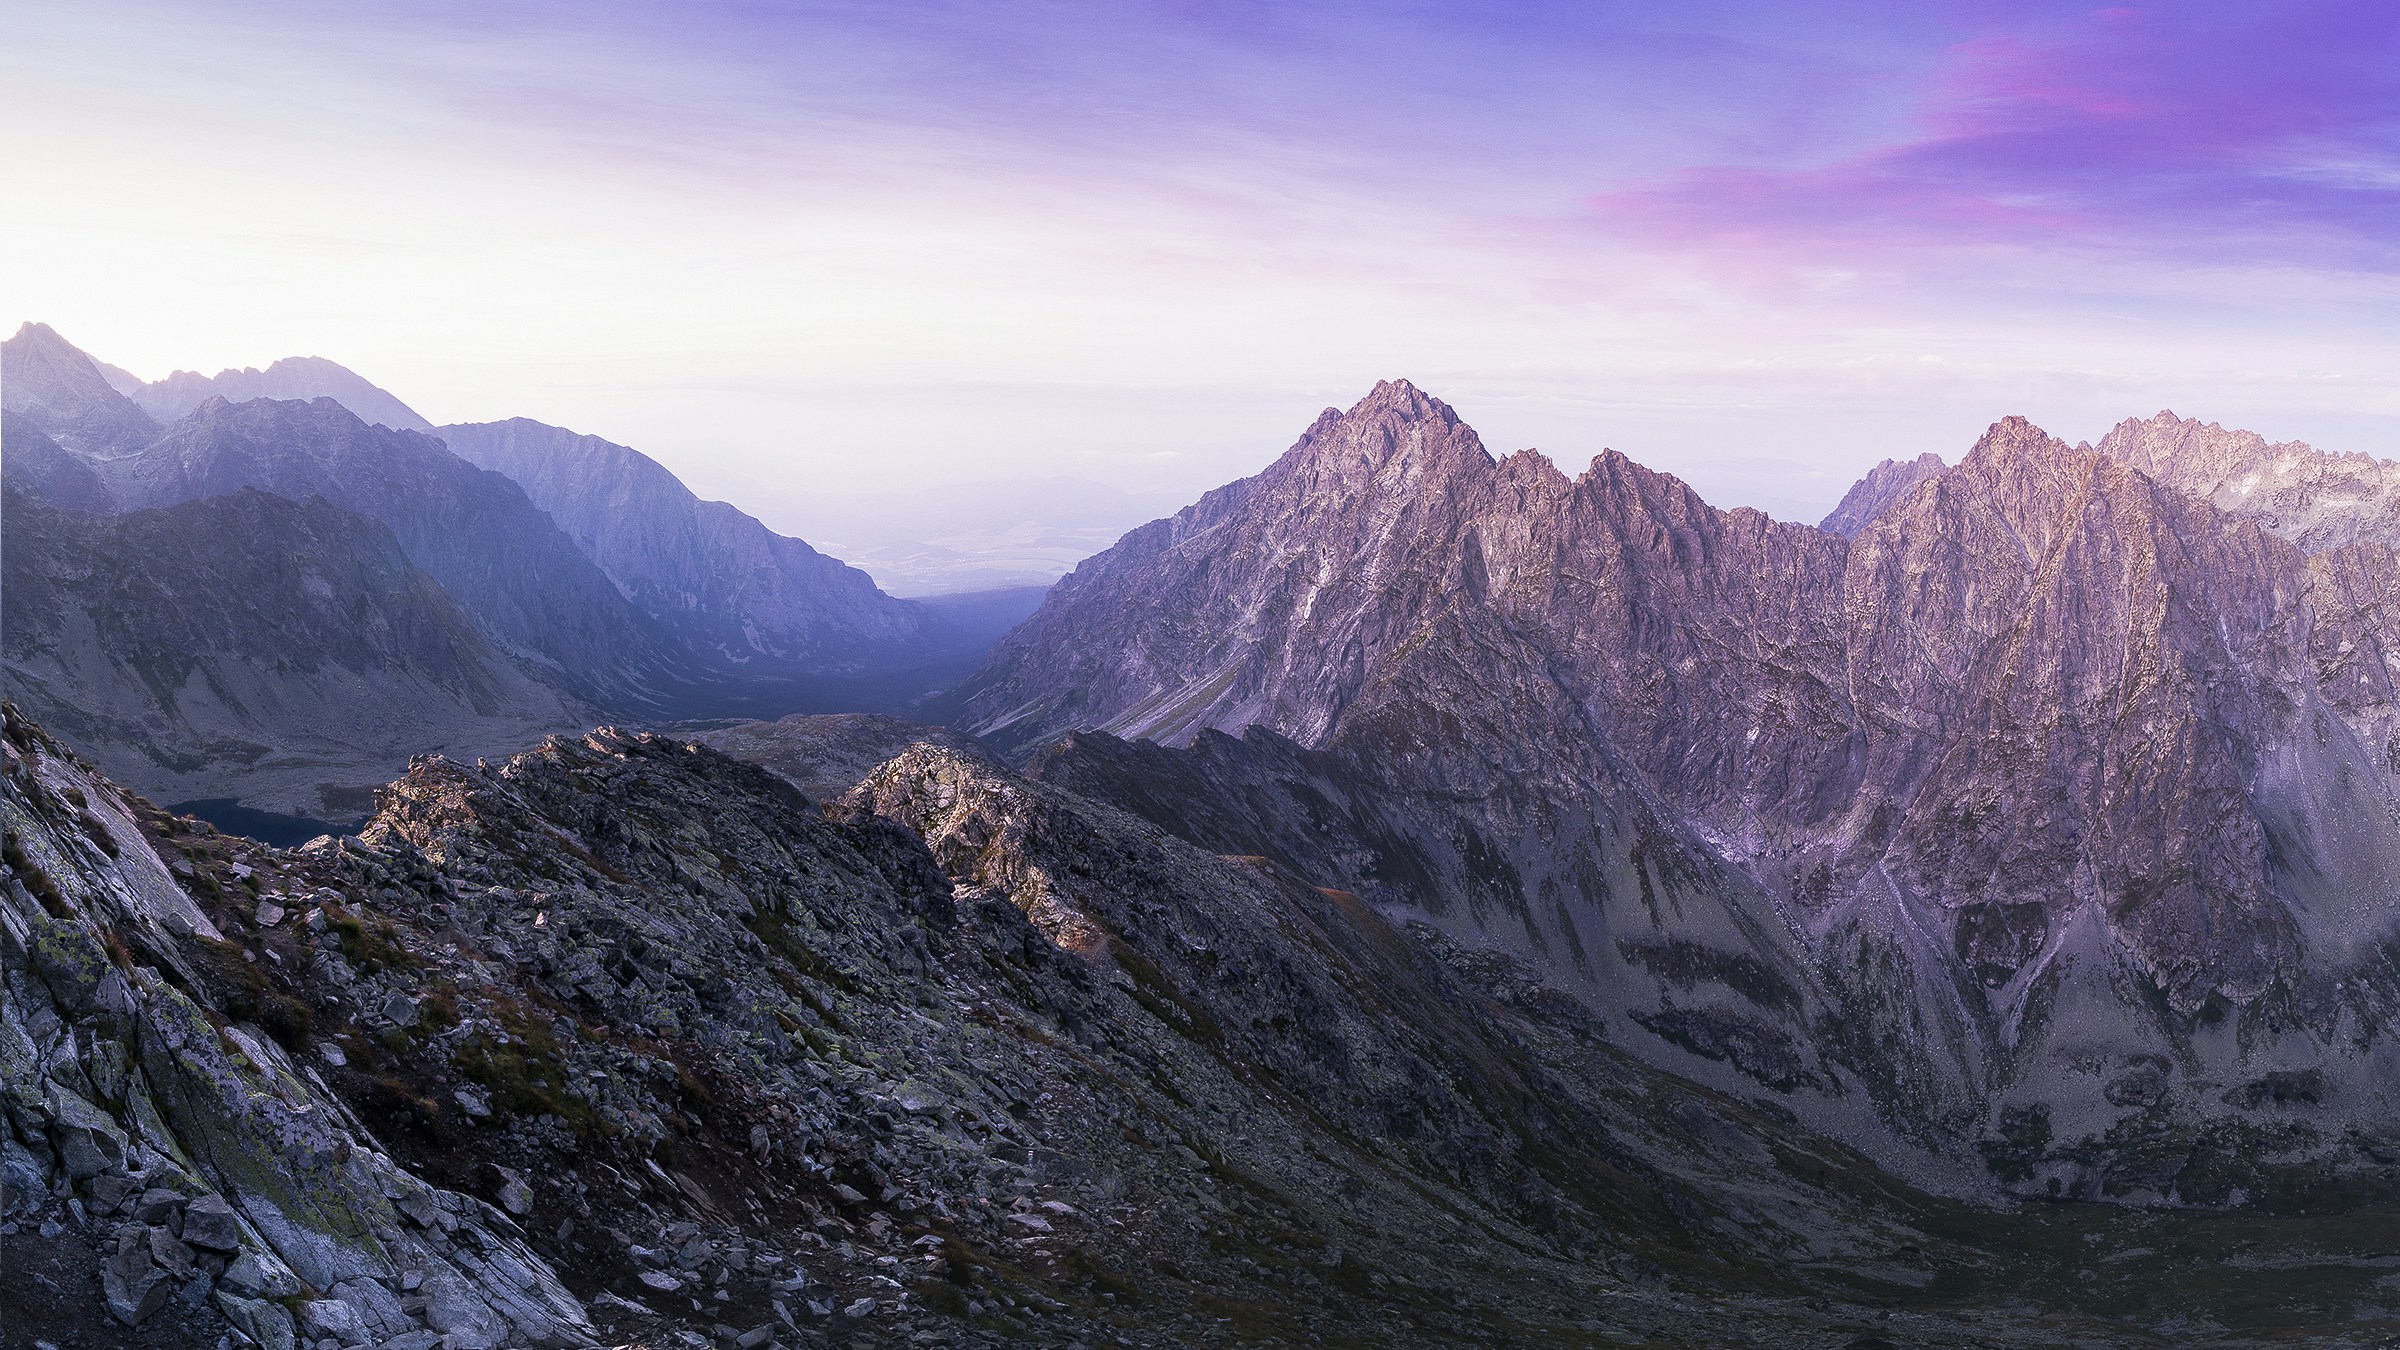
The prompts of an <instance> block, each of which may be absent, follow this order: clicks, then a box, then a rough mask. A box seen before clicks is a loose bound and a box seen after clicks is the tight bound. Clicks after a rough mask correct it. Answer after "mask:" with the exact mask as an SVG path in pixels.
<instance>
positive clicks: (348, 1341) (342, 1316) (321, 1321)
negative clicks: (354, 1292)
mask: <svg viewBox="0 0 2400 1350" xmlns="http://www.w3.org/2000/svg"><path fill="white" fill-rule="evenodd" d="M300 1327H301V1329H302V1330H303V1331H305V1332H307V1333H308V1334H309V1335H311V1336H314V1337H318V1338H324V1337H332V1338H333V1339H335V1340H337V1341H340V1342H341V1343H342V1344H344V1345H365V1344H367V1343H368V1342H369V1341H370V1340H372V1339H373V1338H372V1337H371V1336H369V1335H368V1334H367V1321H366V1319H365V1318H363V1317H361V1316H359V1313H358V1309H356V1308H354V1307H352V1306H351V1305H350V1304H349V1303H347V1302H345V1301H343V1300H341V1299H338V1298H320V1299H311V1300H309V1301H308V1302H306V1303H303V1304H301V1305H300Z"/></svg>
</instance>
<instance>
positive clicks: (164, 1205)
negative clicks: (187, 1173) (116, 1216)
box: [133, 1186, 184, 1229]
mask: <svg viewBox="0 0 2400 1350" xmlns="http://www.w3.org/2000/svg"><path fill="white" fill-rule="evenodd" d="M183 1208H184V1199H183V1195H182V1193H181V1192H179V1191H170V1190H167V1189H165V1188H163V1187H156V1186H154V1187H152V1188H150V1189H149V1190H146V1191H144V1192H142V1195H141V1198H140V1199H138V1200H136V1201H134V1202H133V1220H134V1222H136V1223H148V1224H157V1225H160V1226H162V1227H166V1228H172V1229H180V1228H181V1227H182V1215H183Z"/></svg>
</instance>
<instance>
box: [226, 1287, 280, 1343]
mask: <svg viewBox="0 0 2400 1350" xmlns="http://www.w3.org/2000/svg"><path fill="white" fill-rule="evenodd" d="M217 1310H218V1311H219V1312H222V1313H224V1314H225V1320H226V1321H228V1322H231V1323H233V1325H234V1328H235V1329H236V1330H238V1331H240V1332H241V1333H242V1334H243V1335H245V1336H248V1337H249V1338H250V1339H251V1340H253V1341H255V1342H257V1344H258V1346H259V1350H296V1347H297V1346H298V1344H299V1337H298V1335H297V1334H296V1333H295V1332H294V1331H293V1328H292V1314H291V1313H290V1312H289V1311H288V1310H286V1309H285V1308H284V1307H283V1306H282V1305H281V1304H277V1303H270V1302H268V1301H267V1300H265V1299H262V1298H245V1297H243V1296H241V1295H238V1294H233V1293H229V1292H227V1291H226V1290H225V1289H223V1288H221V1287H220V1288H219V1289H218V1290H217Z"/></svg>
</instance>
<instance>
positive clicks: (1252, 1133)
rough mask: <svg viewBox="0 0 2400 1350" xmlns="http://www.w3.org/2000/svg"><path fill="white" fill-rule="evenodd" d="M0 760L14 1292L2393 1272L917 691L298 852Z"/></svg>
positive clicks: (433, 776) (308, 1332) (1084, 1303)
mask: <svg viewBox="0 0 2400 1350" xmlns="http://www.w3.org/2000/svg"><path fill="white" fill-rule="evenodd" d="M892 731H893V728H892V727H890V726H889V725H887V724H880V723H877V724H866V725H861V724H857V723H847V724H845V723H836V724H832V725H828V726H826V727H822V728H819V729H818V733H819V734H817V735H815V736H813V737H809V736H794V737H787V738H786V741H787V745H786V750H787V757H785V758H781V759H779V760H777V761H776V763H777V767H778V769H779V770H780V771H781V772H783V773H788V774H790V775H792V776H793V777H796V778H799V779H802V780H810V781H826V779H827V770H826V769H825V768H824V767H823V759H824V757H825V756H820V755H816V754H801V756H800V757H799V758H797V759H794V758H790V757H788V755H789V754H790V753H797V751H796V750H795V747H801V746H805V745H806V744H808V743H810V742H811V741H813V742H814V744H816V745H817V746H818V747H819V748H820V749H821V750H823V751H824V752H825V754H826V756H830V757H831V758H832V759H834V760H836V761H840V760H843V759H849V760H850V761H852V762H855V760H856V759H857V758H859V757H861V756H863V755H865V754H868V753H870V752H871V751H872V750H873V749H876V748H888V742H889V738H890V736H891V733H892ZM5 756H6V766H5V775H4V776H0V818H4V820H5V825H6V831H7V833H6V841H5V842H6V849H5V855H4V856H5V867H6V878H5V880H6V885H5V890H4V898H0V1003H4V1004H5V1006H4V1007H0V1013H4V1014H5V1015H4V1016H0V1114H4V1116H5V1122H6V1131H5V1141H4V1142H0V1174H4V1175H5V1180H6V1197H5V1213H0V1256H4V1257H5V1263H6V1267H7V1269H8V1270H9V1271H10V1272H11V1277H10V1279H9V1280H7V1281H6V1282H0V1337H5V1338H6V1339H7V1341H8V1343H9V1344H12V1345H13V1344H19V1343H28V1342H29V1340H30V1338H31V1337H33V1336H39V1337H40V1338H42V1339H45V1340H47V1341H49V1342H50V1343H52V1344H55V1345H58V1346H61V1347H64V1348H69V1350H71V1348H72V1347H76V1346H101V1345H119V1344H128V1343H131V1344H149V1345H160V1346H195V1347H197V1346H206V1345H215V1344H218V1343H219V1342H220V1340H221V1338H225V1337H227V1336H228V1335H229V1334H231V1335H233V1337H234V1340H235V1342H237V1343H248V1342H255V1343H258V1344H263V1345H269V1346H279V1347H280V1346H292V1345H301V1344H306V1345H311V1346H317V1347H324V1346H329V1345H334V1346H367V1345H376V1346H384V1347H409V1348H410V1350H431V1347H433V1346H435V1345H448V1346H454V1347H489V1346H499V1345H549V1346H575V1345H593V1344H610V1345H641V1346H669V1345H695V1344H718V1345H740V1346H747V1347H753V1348H755V1347H757V1346H761V1345H772V1344H781V1345H811V1344H856V1345H886V1344H933V1345H1004V1344H1008V1345H1013V1344H1028V1343H1036V1344H1056V1345H1069V1344H1086V1345H1096V1344H1128V1345H1236V1344H1239V1345H1264V1344H1285V1345H1300V1344H1347V1343H1368V1342H1370V1341H1371V1342H1373V1343H1378V1344H1423V1345H1454V1344H1462V1343H1485V1344H1508V1345H1542V1344H1555V1345H1581V1344H1591V1343H1595V1342H1614V1341H1622V1340H1629V1339H1630V1340H1635V1341H1645V1342H1648V1343H1666V1344H1722V1343H1728V1342H1733V1341H1740V1340H1750V1341H1754V1342H1759V1343H1772V1344H1777V1345H1795V1346H1827V1347H1831V1346H1844V1345H1868V1344H1911V1345H2001V1344H2022V1345H2047V1344H2058V1343H2061V1342H2062V1341H2063V1340H2067V1339H2070V1338H2071V1339H2074V1340H2076V1341H2077V1342H2078V1343H2082V1344H2093V1345H2117V1344H2122V1345H2149V1344H2163V1343H2167V1342H2169V1341H2172V1340H2180V1341H2182V1342H2184V1343H2188V1342H2189V1341H2190V1340H2192V1339H2195V1338H2199V1337H2202V1336H2210V1335H2217V1334H2226V1335H2233V1336H2235V1339H2236V1340H2238V1339H2239V1337H2238V1335H2235V1334H2236V1333H2239V1332H2240V1331H2241V1329H2242V1328H2245V1327H2260V1326H2266V1327H2271V1328H2281V1329H2283V1330H2293V1329H2295V1328H2298V1329H2305V1328H2306V1327H2307V1326H2309V1325H2311V1324H2316V1323H2321V1322H2323V1321H2327V1320H2331V1319H2335V1318H2339V1317H2343V1316H2348V1315H2353V1314H2355V1312H2356V1311H2357V1310H2358V1309H2360V1308H2362V1307H2365V1306H2368V1305H2370V1304H2371V1303H2372V1301H2373V1300H2374V1299H2375V1298H2376V1297H2377V1295H2376V1292H2375V1290H2376V1286H2375V1284H2374V1280H2375V1279H2376V1278H2378V1277H2379V1275H2380V1274H2381V1270H2382V1268H2381V1267H2380V1266H2376V1265H2374V1264H2372V1263H2371V1262H2367V1261H2364V1260H2363V1259H2362V1258H2361V1256H2360V1255H2359V1253H2358V1252H2356V1251H2354V1250H2353V1249H2352V1245H2351V1244H2352V1243H2353V1242H2354V1241H2356V1240H2358V1239H2354V1238H2352V1237H2350V1236H2348V1235H2349V1234H2350V1233H2351V1232H2352V1231H2353V1228H2352V1227H2350V1226H2348V1225H2358V1224H2361V1223H2366V1224H2367V1228H2366V1231H2367V1232H2368V1233H2371V1232H2373V1231H2375V1230H2374V1228H2373V1226H2372V1223H2371V1221H2369V1220H2366V1219H2363V1218H2361V1217H2359V1216H2352V1217H2350V1218H2346V1219H2345V1218H2339V1217H2337V1218H2334V1219H2331V1220H2328V1219H2326V1218H2324V1217H2323V1216H2319V1217H2316V1218H2312V1219H2308V1220H2305V1221H2301V1220H2279V1219H2272V1218H2266V1219H2260V1220H2258V1221H2257V1222H2256V1223H2255V1224H2254V1225H2252V1226H2251V1227H2249V1228H2247V1229H2245V1230H2244V1232H2243V1235H2242V1237H2241V1239H2240V1241H2239V1242H2238V1243H2235V1242H2230V1241H2228V1239H2227V1235H2226V1234H2224V1233H2223V1232H2221V1231H2219V1230H2216V1229H2213V1228H2211V1227H2210V1226H2209V1220H2208V1217H2207V1216H2206V1215H2196V1216H2195V1215H2177V1214H2162V1215H2147V1216H2144V1215H2129V1216H2125V1217H2124V1218H2123V1219H2121V1220H2120V1219H2116V1218H2108V1217H2103V1218H2101V1219H2097V1220H2095V1219H2094V1218H2092V1217H2091V1216H2089V1215H2086V1214H2083V1213H2081V1212H2075V1213H2065V1212H2062V1213H2055V1214H2052V1213H2030V1212H2029V1213H2018V1214H2011V1213H2003V1212H1982V1211H1977V1210H1974V1209H1970V1208H1969V1207H1966V1206H1964V1205H1961V1204H1958V1203H1956V1202H1952V1201H1944V1200H1938V1199H1935V1198H1932V1197H1929V1196H1927V1195H1925V1194H1922V1193H1920V1192H1917V1191H1914V1190H1912V1189H1911V1188H1909V1187H1908V1186H1907V1185H1905V1184H1904V1183H1901V1182H1899V1181H1896V1180H1894V1179H1893V1178H1891V1177H1890V1176H1888V1175H1886V1174H1884V1173H1882V1172H1880V1171H1878V1170H1877V1169H1876V1168H1875V1167H1874V1166H1872V1165H1871V1164H1870V1163H1868V1162H1867V1161H1866V1160H1865V1159H1864V1158H1862V1157H1861V1156H1859V1155H1858V1154H1857V1153H1855V1152H1854V1151H1851V1150H1849V1149H1846V1148H1844V1147H1842V1146H1840V1145H1838V1144H1834V1143H1832V1142H1830V1141H1828V1140H1826V1139H1825V1138H1823V1137H1822V1136H1818V1135H1815V1134H1812V1133H1811V1132H1809V1131H1807V1130H1805V1129H1803V1128H1800V1127H1799V1126H1797V1125H1796V1124H1795V1123H1794V1122H1793V1121H1792V1118H1791V1117H1790V1115H1789V1114H1788V1113H1787V1112H1785V1111H1783V1110H1782V1109H1781V1108H1779V1107H1777V1106H1775V1105H1774V1104H1773V1103H1772V1102H1767V1101H1762V1100H1759V1099H1758V1097H1759V1094H1751V1095H1750V1096H1749V1097H1744V1096H1740V1095H1729V1094H1726V1093H1723V1092H1719V1091H1715V1090H1712V1089H1710V1088H1708V1087H1706V1086H1703V1085H1700V1084H1696V1083H1693V1082H1690V1081H1687V1080H1684V1079H1680V1078H1677V1077H1675V1076H1672V1075H1668V1074H1662V1073H1660V1072H1658V1071H1657V1070H1655V1069H1653V1068H1651V1067H1649V1066H1648V1065H1646V1064H1644V1063H1643V1062H1641V1060H1639V1059H1638V1058H1636V1057H1633V1056H1629V1055H1627V1054H1625V1053H1623V1052H1622V1051H1621V1050H1619V1049H1617V1048H1616V1047H1615V1046H1614V1045H1612V1040H1613V1039H1614V1037H1615V1034H1616V1028H1615V1027H1614V1026H1613V1025H1612V1024H1610V1023H1609V1022H1607V1021H1605V1020H1603V1019H1601V1018H1597V1017H1595V1016H1593V1015H1592V1014H1591V1013H1590V1012H1589V1011H1588V1010H1587V1009H1585V1008H1584V1007H1583V1006H1582V1005H1580V1004H1579V1003H1577V1002H1576V1001H1575V1000H1573V999H1570V998H1568V997H1565V996H1563V995H1562V994H1561V993H1560V992H1558V991H1556V990H1555V989H1552V988H1551V987H1549V986H1547V985H1546V984H1545V983H1544V982H1542V981H1541V980H1539V979H1538V978H1536V977H1534V976H1533V975H1532V974H1531V973H1530V972H1529V971H1528V970H1527V969H1525V968H1524V967H1523V966H1521V965H1519V964H1517V963H1515V962H1512V961H1510V960H1508V959H1506V958H1505V957H1503V956H1501V955H1499V954H1497V953H1493V952H1489V951H1474V950H1470V949H1467V948H1463V947H1460V946H1458V945H1456V944H1454V943H1452V942H1451V941H1449V940H1448V939H1446V938H1444V937H1443V936H1442V935H1441V934H1440V933H1438V932H1437V931H1436V930H1434V929H1432V928H1430V927H1425V926H1415V927H1407V926H1395V925H1394V924H1392V923H1390V922H1388V921H1386V920H1385V919H1383V918H1382V917H1380V916H1379V915H1378V913H1377V912H1376V910H1375V909H1374V908H1373V907H1372V906H1370V905H1368V904H1366V903H1364V902H1362V901H1360V900H1359V899H1357V898H1356V897H1354V896H1352V895H1350V894H1348V893H1345V892H1342V891H1339V890H1327V889H1321V888H1320V887H1319V886H1317V885H1314V884H1311V882H1310V881H1309V880H1308V879H1305V878H1303V877H1301V876H1299V875H1298V874H1296V873H1295V872H1293V871H1292V870H1291V869H1289V868H1287V867H1284V866H1282V865H1280V864H1278V863H1276V862H1273V861H1271V860H1269V859H1267V858H1262V857H1240V856H1231V857H1228V856H1220V855H1218V854H1216V853H1212V852H1208V851H1206V850H1203V849H1200V848H1196V847H1194V846H1192V845H1190V844H1188V843H1186V842H1184V841H1182V840H1179V839H1177V838H1175V837H1173V836H1172V835H1171V834H1169V833H1167V832H1166V831H1163V830H1161V829H1159V828H1158V827H1156V826H1155V825H1152V824H1150V823H1148V822H1145V821H1143V820H1141V819H1140V818H1138V817H1136V816H1133V815H1129V814H1126V813H1123V812H1120V811H1118V810H1116V809H1113V808H1110V807H1107V806H1103V805H1100V804H1098V803H1096V802H1093V801H1091V800H1089V799H1087V798H1085V797H1083V796H1081V795H1079V794H1077V793H1075V792H1072V791H1069V790H1065V789H1063V788H1061V787H1058V786H1054V785H1052V784H1049V783H1045V782H1040V781H1035V780H1031V779H1027V778H1023V777H1020V776H1018V775H1017V774H1014V773H1012V772H1010V771H1009V770H1007V769H1005V768H1003V767H1001V766H1000V765H999V764H997V763H996V762H994V761H992V760H990V759H988V758H986V757H984V756H983V755H982V754H980V753H979V752H977V751H975V750H974V749H973V747H971V746H967V745H961V744H959V743H957V742H955V741H952V742H950V743H948V744H944V743H942V741H941V738H939V737H935V738H932V739H926V740H921V741H919V742H917V743H915V744H911V745H908V746H905V747H902V748H900V749H899V750H897V752H896V753H894V754H892V755H890V757H888V758H886V759H883V760H881V761H880V762H879V763H877V764H876V765H875V766H874V767H873V768H872V769H870V770H869V771H867V772H865V773H864V774H863V775H861V776H860V777H859V779H858V780H857V781H856V782H855V785H854V786H852V787H850V788H848V789H847V790H845V791H844V792H843V793H842V794H841V795H840V796H839V797H838V798H837V799H835V800H833V801H831V802H829V803H820V802H818V801H816V800H812V799H811V798H810V797H809V796H807V795H806V794H804V793H802V792H801V791H800V790H798V789H797V788H795V787H793V786H791V785H790V783H789V782H788V781H786V780H785V779H784V778H782V777H778V776H775V775H771V774H769V773H768V772H765V771H763V770H762V769H760V768H758V767H754V766H752V765H750V764H747V763H744V762H741V761H737V760H734V759H731V758H728V757H726V756H724V755H722V754H720V753H718V752H716V751H713V750H710V749H708V748H706V747H701V746H696V745H690V744H686V743H682V742H677V741H672V740H666V739H661V738H658V737H653V736H647V735H635V734H625V733H618V732H610V731H602V732H596V733H593V734H591V735H589V736H586V737H583V738H579V739H573V740H564V739H561V740H552V741H550V742H547V743H545V744H544V745H543V746H541V747H540V748H538V749H536V750H534V751H531V752H529V753H527V754H524V755H521V756H518V757H516V758H514V759H511V760H509V761H507V762H505V763H502V764H496V765H489V766H483V765H478V766H467V765H463V764H456V763H451V762H447V761H441V760H425V761H421V762H420V763H418V764H417V765H416V766H415V767H414V768H413V769H412V771H411V772H410V774H409V775H408V777H407V778H405V779H403V780H402V781H400V782H398V783H395V784H393V785H392V786H391V788H390V789H389V790H388V791H387V792H386V793H385V794H384V795H383V797H382V799H381V801H380V805H379V809H378V811H377V813H376V815H375V817H374V818H373V820H372V821H371V823H370V824H369V826H368V827H367V829H366V830H365V831H364V833H363V834H362V835H361V836H359V837H357V838H355V839H349V840H342V841H335V840H331V839H327V840H321V841H319V842H317V843H314V844H312V845H310V846H308V847H305V848H302V849H299V850H295V851H291V852H279V851H275V850H271V849H266V848H262V847H260V846H257V845H254V844H250V843H248V842H247V841H243V840H238V839H234V838H231V837H228V836H223V835H219V834H216V833H214V832H213V831H210V830H208V829H207V828H206V827H204V826H198V825H196V824H195V823H194V822H191V821H189V820H180V819H176V818H173V817H169V816H165V815H163V814H161V813H159V812H157V811H156V810H154V809H152V808H150V807H149V806H148V805H147V804H146V803H144V802H142V801H140V800H139V799H137V798H133V797H129V796H127V795H126V794H124V793H122V792H121V791H120V790H118V789H117V788H115V787H114V786H113V785H111V784H109V783H108V782H107V781H106V780H105V779H103V778H101V777H99V776H97V775H96V774H94V773H92V772H91V771H90V770H88V769H87V768H85V767H84V766H82V765H81V764H80V763H78V762H77V761H76V760H75V759H74V757H73V756H72V755H70V754H68V753H67V752H66V751H65V750H63V748H61V747H60V746H59V745H57V744H56V743H55V742H53V741H52V740H50V738H49V737H48V736H47V735H46V734H45V733H43V732H41V731H40V730H39V729H37V728H35V727H33V726H31V725H29V724H27V723H25V722H23V721H22V720H20V719H18V718H17V717H16V716H15V715H14V713H13V710H12V712H11V713H10V715H9V719H8V724H7V735H6V752H5ZM836 776H838V775H836ZM2262 1254H2268V1255H2271V1256H2272V1260H2271V1261H2270V1262H2267V1263H2265V1264H2262V1263H2261V1261H2260V1259H2259V1258H2260V1257H2261V1255H2262ZM2295 1280H2300V1281H2305V1282H2307V1284H2308V1287H2309V1288H2310V1289H2311V1290H2312V1291H2314V1292H2313V1293H2312V1299H2313V1300H2314V1301H2313V1302H2309V1303H2307V1304H2306V1305H2305V1306H2297V1305H2293V1304H2292V1303H2291V1301H2290V1300H2283V1301H2282V1302H2281V1303H2278V1302H2276V1300H2275V1299H2274V1298H2273V1297H2272V1295H2273V1292H2274V1291H2275V1290H2279V1289H2281V1290H2288V1289H2289V1288H2291V1287H2293V1281H2295ZM2027 1290H2050V1291H2055V1292H2053V1293H2048V1294H2043V1295H2041V1296H2039V1298H2038V1299H2035V1300H2029V1298H2028V1296H2027V1294H2026V1292H2025V1291H2027ZM1871 1337H1880V1338H1883V1339H1880V1340H1878V1339H1862V1338H1871ZM2227 1343H2234V1342H2233V1341H2230V1340H2229V1341H2228V1342H2227Z"/></svg>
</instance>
